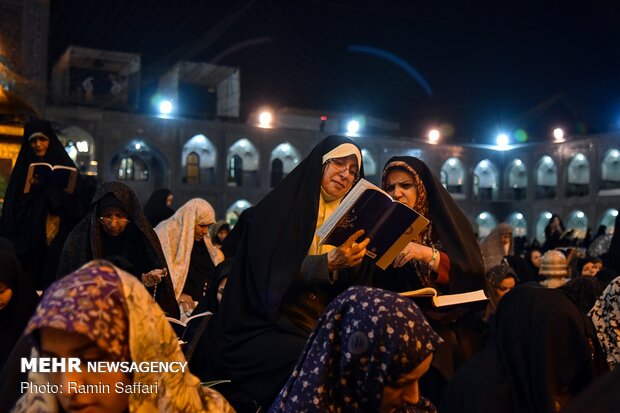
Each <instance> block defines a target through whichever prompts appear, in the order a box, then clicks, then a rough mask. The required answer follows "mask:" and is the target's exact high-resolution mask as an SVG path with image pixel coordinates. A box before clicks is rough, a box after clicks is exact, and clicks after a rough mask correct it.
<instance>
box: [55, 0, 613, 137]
mask: <svg viewBox="0 0 620 413" xmlns="http://www.w3.org/2000/svg"><path fill="white" fill-rule="evenodd" d="M50 31H51V33H50V67H51V65H53V64H54V63H55V62H56V61H57V60H58V58H59V57H60V55H61V54H62V53H63V52H64V50H65V49H66V48H67V47H68V46H69V45H76V46H83V47H91V48H97V49H104V50H114V51H123V52H131V53H139V54H140V55H141V56H142V81H143V86H144V88H143V95H146V94H148V93H149V92H150V91H152V90H154V89H155V88H156V84H157V80H158V77H159V75H161V74H162V73H164V72H165V71H166V70H167V69H168V68H170V67H171V66H172V65H174V63H176V62H177V61H180V60H188V61H202V62H212V63H217V64H222V65H231V66H237V67H240V68H241V81H242V84H241V94H242V102H241V103H242V115H243V120H245V117H247V115H248V113H249V112H251V111H254V110H256V109H257V108H258V107H259V106H262V105H271V106H272V107H275V108H278V107H284V106H290V107H298V108H306V109H316V110H324V111H337V112H343V113H361V114H366V115H369V116H379V117H384V118H386V119H390V120H395V121H399V122H400V123H401V125H402V133H403V134H408V135H414V136H421V135H422V134H424V133H425V131H426V129H427V128H428V127H430V126H439V125H441V126H442V131H443V132H444V135H445V136H446V139H448V140H454V141H476V142H481V143H486V142H491V141H492V140H494V138H495V135H496V134H497V133H498V132H500V131H505V132H507V133H509V134H512V133H514V131H515V130H516V129H517V128H521V129H523V130H525V131H526V133H527V135H528V138H527V139H528V140H530V141H531V140H543V139H550V133H551V131H552V130H553V128H554V127H557V126H562V127H563V128H565V129H566V130H567V133H568V134H571V133H597V132H605V131H616V130H617V129H618V127H619V126H620V94H619V87H620V70H619V69H620V68H619V67H618V66H619V63H620V59H619V58H618V55H619V53H620V47H619V46H620V2H618V1H609V2H597V1H594V2H592V1H579V2H570V1H544V0H540V1H520V2H495V3H490V2H489V3H483V2H471V1H465V0H462V1H458V0H454V1H423V2H422V1H401V2H385V1H372V2H368V1H343V0H333V1H329V0H325V1H323V0H304V1H294V0H288V1H286V0H254V1H239V0H218V1H213V0H177V1H170V0H168V1H163V0H149V1H137V0H128V1H116V0H115V1H113V0H99V1H91V0H53V1H52V2H51V18H50ZM351 46H366V47H371V48H374V49H377V50H381V51H383V52H385V53H386V54H390V55H392V56H397V57H398V58H400V59H402V60H401V62H403V63H404V64H406V65H409V66H410V67H412V68H414V70H415V71H417V73H419V75H420V76H421V78H422V79H423V81H420V80H419V79H416V77H415V76H413V75H412V74H411V73H410V72H408V71H407V70H405V68H403V66H402V65H399V64H398V61H397V60H395V59H392V58H386V57H379V56H377V55H374V54H367V53H359V52H353V51H352V50H350V47H351ZM422 82H426V83H427V84H428V86H429V88H430V93H429V91H428V90H425V88H424V87H423V86H422Z"/></svg>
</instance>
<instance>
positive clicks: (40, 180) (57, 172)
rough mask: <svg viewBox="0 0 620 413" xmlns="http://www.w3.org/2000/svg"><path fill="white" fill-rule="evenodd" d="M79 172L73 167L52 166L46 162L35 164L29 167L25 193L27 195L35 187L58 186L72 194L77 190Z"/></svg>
mask: <svg viewBox="0 0 620 413" xmlns="http://www.w3.org/2000/svg"><path fill="white" fill-rule="evenodd" d="M77 176H78V171H77V169H76V168H74V167H72V166H64V165H54V166H52V165H50V164H49V163H45V162H34V163H31V164H30V166H29V167H28V175H27V176H26V185H24V193H25V194H27V193H29V192H30V190H31V189H32V188H34V187H38V186H46V185H56V186H57V187H58V188H62V189H63V190H64V191H65V192H68V193H70V194H72V193H73V191H74V190H75V183H76V182H77Z"/></svg>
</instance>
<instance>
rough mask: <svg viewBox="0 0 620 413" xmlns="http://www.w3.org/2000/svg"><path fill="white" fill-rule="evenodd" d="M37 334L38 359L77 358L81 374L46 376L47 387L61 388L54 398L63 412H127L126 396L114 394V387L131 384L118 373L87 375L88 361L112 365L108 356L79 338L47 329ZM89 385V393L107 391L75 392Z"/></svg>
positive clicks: (74, 334)
mask: <svg viewBox="0 0 620 413" xmlns="http://www.w3.org/2000/svg"><path fill="white" fill-rule="evenodd" d="M39 331H40V338H41V353H42V354H41V356H42V357H59V358H68V357H78V358H79V359H80V360H81V363H80V369H81V370H82V372H77V371H74V372H69V371H68V372H65V373H60V372H57V373H50V383H51V384H53V385H58V386H62V387H59V388H61V389H62V392H59V393H58V394H57V395H56V397H57V398H58V402H59V403H60V405H61V406H62V410H63V411H65V412H89V413H122V412H126V411H127V409H128V407H129V395H128V393H122V392H119V393H117V392H116V385H117V383H121V384H120V386H122V388H123V389H126V387H125V386H126V385H128V384H131V383H132V380H131V379H130V378H129V377H128V376H127V375H126V374H124V373H120V372H105V373H99V372H90V371H88V369H87V366H86V363H87V362H89V361H92V362H95V361H113V359H112V358H111V356H110V354H109V353H107V352H106V351H105V350H103V349H102V348H100V347H99V346H97V345H96V344H95V343H94V342H93V341H91V340H90V339H89V338H88V337H86V336H84V335H82V334H78V333H71V332H68V331H65V330H58V329H55V328H51V327H43V328H41V329H40V330H39ZM89 385H94V386H93V387H90V388H91V389H93V388H94V389H102V390H107V389H109V391H101V392H95V391H85V392H79V390H80V389H89V387H85V386H89ZM102 385H104V386H105V385H107V386H109V387H107V386H106V387H103V386H102ZM80 386H83V387H80ZM72 390H73V391H72ZM76 390H77V391H76Z"/></svg>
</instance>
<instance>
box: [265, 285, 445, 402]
mask: <svg viewBox="0 0 620 413" xmlns="http://www.w3.org/2000/svg"><path fill="white" fill-rule="evenodd" d="M441 342H442V340H441V338H439V336H438V335H437V333H435V332H434V331H433V329H432V328H431V327H430V326H429V324H428V322H427V321H426V319H425V318H424V315H423V314H422V312H421V311H420V309H419V308H418V307H417V306H416V305H415V304H414V303H413V302H412V301H411V300H409V299H407V298H404V297H401V296H400V295H398V294H397V293H393V292H390V291H386V290H381V289H378V288H368V287H351V288H349V289H348V290H347V291H345V292H344V293H342V294H340V295H339V296H338V297H336V298H335V299H334V300H333V301H332V302H331V303H330V305H329V306H328V307H327V309H326V311H325V313H324V314H323V316H322V317H321V318H320V320H319V322H318V324H317V327H316V328H315V330H314V332H313V333H312V335H311V336H310V338H309V340H308V343H307V344H306V348H305V350H304V352H303V354H302V356H301V357H300V359H299V361H298V362H297V366H296V367H295V370H294V371H293V374H292V375H291V377H290V379H289V380H288V382H287V384H286V386H284V388H283V389H282V390H281V391H280V394H279V396H278V398H277V399H276V401H275V402H274V404H273V405H272V407H271V410H270V411H271V412H299V411H306V412H359V411H363V412H376V411H379V406H380V403H381V397H382V395H383V388H384V387H385V386H386V385H391V384H393V383H395V382H396V381H397V380H398V379H399V377H401V376H402V375H404V374H407V373H409V372H410V371H412V370H414V369H415V368H416V367H417V366H418V365H419V364H420V363H421V362H422V361H423V360H424V359H425V358H426V357H428V356H429V355H430V354H431V353H433V352H434V351H435V350H436V349H437V347H438V345H439V344H440V343H441ZM420 400H421V401H420V403H419V404H418V405H419V406H420V407H421V406H425V407H429V406H432V405H430V403H429V402H428V401H427V400H426V399H422V398H421V399H420ZM410 407H411V408H413V406H410ZM407 411H413V410H407ZM426 411H434V408H432V410H429V409H428V408H427V410H426Z"/></svg>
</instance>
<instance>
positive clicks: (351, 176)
mask: <svg viewBox="0 0 620 413" xmlns="http://www.w3.org/2000/svg"><path fill="white" fill-rule="evenodd" d="M358 177H359V166H358V164H357V158H356V157H355V155H350V156H346V157H344V158H333V159H329V160H328V161H327V162H326V164H325V167H324V168H323V177H322V179H321V187H322V188H323V190H324V191H325V192H327V193H328V194H329V195H331V196H333V197H336V198H340V197H343V196H345V195H346V193H347V192H349V190H350V189H351V187H352V186H353V184H354V183H355V181H356V180H357V178H358Z"/></svg>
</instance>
